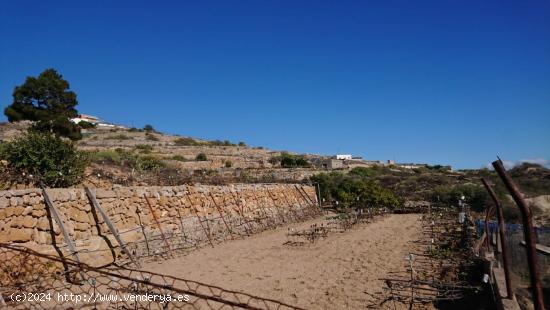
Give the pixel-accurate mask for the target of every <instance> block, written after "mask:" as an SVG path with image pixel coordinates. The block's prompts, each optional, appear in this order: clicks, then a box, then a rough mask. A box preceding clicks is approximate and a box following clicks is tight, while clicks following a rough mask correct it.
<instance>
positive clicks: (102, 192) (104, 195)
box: [95, 188, 116, 199]
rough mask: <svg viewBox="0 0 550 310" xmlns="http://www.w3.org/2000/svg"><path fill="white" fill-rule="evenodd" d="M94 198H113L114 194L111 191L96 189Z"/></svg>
mask: <svg viewBox="0 0 550 310" xmlns="http://www.w3.org/2000/svg"><path fill="white" fill-rule="evenodd" d="M95 196H96V198H97V199H104V198H115V197H116V193H115V192H114V191H112V190H105V189H101V188H98V189H96V192H95Z"/></svg>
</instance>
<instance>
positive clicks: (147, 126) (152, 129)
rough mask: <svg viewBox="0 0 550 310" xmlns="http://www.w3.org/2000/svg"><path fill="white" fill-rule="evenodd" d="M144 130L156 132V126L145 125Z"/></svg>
mask: <svg viewBox="0 0 550 310" xmlns="http://www.w3.org/2000/svg"><path fill="white" fill-rule="evenodd" d="M143 130H144V131H146V132H155V128H153V126H151V125H145V126H143Z"/></svg>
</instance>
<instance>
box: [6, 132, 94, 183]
mask: <svg viewBox="0 0 550 310" xmlns="http://www.w3.org/2000/svg"><path fill="white" fill-rule="evenodd" d="M0 153H1V157H2V159H4V160H6V161H7V162H8V168H9V169H10V170H11V173H12V175H13V176H14V177H18V178H19V179H21V177H24V180H25V181H27V182H32V183H37V184H40V183H43V184H44V185H46V186H49V187H68V186H72V185H74V184H77V183H79V182H80V181H81V180H82V178H83V176H84V169H85V167H86V164H87V156H86V154H85V153H83V152H81V151H78V150H77V149H76V146H75V145H74V144H73V143H71V142H68V141H65V140H63V139H61V138H59V137H57V136H55V135H53V134H48V133H41V132H37V131H29V132H28V133H27V134H25V135H24V136H21V137H19V138H18V139H16V140H14V141H11V142H8V143H6V144H4V145H3V146H2V149H1V152H0Z"/></svg>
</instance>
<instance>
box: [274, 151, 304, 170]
mask: <svg viewBox="0 0 550 310" xmlns="http://www.w3.org/2000/svg"><path fill="white" fill-rule="evenodd" d="M269 162H270V163H271V164H273V165H277V164H280V165H281V167H284V168H293V167H309V166H310V165H309V162H308V161H307V160H306V159H305V158H304V157H303V156H300V155H292V154H289V153H286V152H283V153H281V155H280V156H274V157H271V158H270V159H269Z"/></svg>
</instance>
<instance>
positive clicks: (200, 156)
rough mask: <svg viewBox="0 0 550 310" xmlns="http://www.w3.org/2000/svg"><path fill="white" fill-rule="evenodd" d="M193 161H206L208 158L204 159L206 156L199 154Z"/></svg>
mask: <svg viewBox="0 0 550 310" xmlns="http://www.w3.org/2000/svg"><path fill="white" fill-rule="evenodd" d="M195 160H196V161H207V160H208V158H207V157H206V154H204V153H199V154H198V155H197V157H195Z"/></svg>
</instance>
